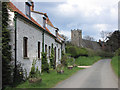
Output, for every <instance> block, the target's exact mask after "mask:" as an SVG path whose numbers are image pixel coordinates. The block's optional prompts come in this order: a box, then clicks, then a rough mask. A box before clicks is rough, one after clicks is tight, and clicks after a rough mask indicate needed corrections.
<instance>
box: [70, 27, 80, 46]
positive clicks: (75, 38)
mask: <svg viewBox="0 0 120 90" xmlns="http://www.w3.org/2000/svg"><path fill="white" fill-rule="evenodd" d="M71 43H72V44H73V45H76V46H78V47H81V43H82V30H79V29H77V30H71Z"/></svg>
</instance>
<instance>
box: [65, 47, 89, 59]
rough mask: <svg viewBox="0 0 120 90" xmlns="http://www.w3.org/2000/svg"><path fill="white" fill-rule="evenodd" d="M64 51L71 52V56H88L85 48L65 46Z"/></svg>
mask: <svg viewBox="0 0 120 90" xmlns="http://www.w3.org/2000/svg"><path fill="white" fill-rule="evenodd" d="M66 53H69V54H71V56H72V57H74V58H77V57H79V56H88V51H87V49H85V48H79V47H76V46H67V47H66Z"/></svg>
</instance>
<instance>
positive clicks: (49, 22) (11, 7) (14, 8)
mask: <svg viewBox="0 0 120 90" xmlns="http://www.w3.org/2000/svg"><path fill="white" fill-rule="evenodd" d="M8 8H9V9H10V10H12V11H13V12H17V13H19V14H20V15H22V16H23V17H24V18H26V19H28V20H30V21H32V22H33V23H34V24H36V25H37V26H39V27H41V28H42V29H43V30H45V29H46V30H45V31H47V32H48V33H49V34H51V35H53V34H52V33H51V32H50V30H49V29H48V28H47V27H46V28H45V29H44V28H43V27H42V26H41V25H40V24H39V23H37V21H35V20H34V19H33V18H32V17H30V18H28V17H27V16H26V15H25V14H23V13H22V12H21V11H20V10H19V9H18V8H16V6H15V5H14V4H13V3H12V2H9V3H8ZM32 12H36V13H39V14H43V15H45V16H46V17H48V16H47V14H46V13H42V12H37V11H32ZM47 22H48V24H49V25H50V26H52V27H54V26H53V24H52V23H51V21H50V20H49V18H47ZM54 28H55V27H54ZM53 36H54V35H53ZM54 37H56V36H54ZM56 40H57V39H56ZM57 41H58V42H60V41H59V40H57ZM60 43H61V42H60Z"/></svg>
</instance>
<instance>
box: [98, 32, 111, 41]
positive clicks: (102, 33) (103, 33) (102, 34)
mask: <svg viewBox="0 0 120 90" xmlns="http://www.w3.org/2000/svg"><path fill="white" fill-rule="evenodd" d="M100 35H101V38H102V41H103V42H105V41H106V40H107V37H108V36H110V35H111V32H106V31H101V32H100Z"/></svg>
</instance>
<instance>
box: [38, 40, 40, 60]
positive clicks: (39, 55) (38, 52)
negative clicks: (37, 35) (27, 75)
mask: <svg viewBox="0 0 120 90" xmlns="http://www.w3.org/2000/svg"><path fill="white" fill-rule="evenodd" d="M40 55H41V54H40V42H38V59H40Z"/></svg>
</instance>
